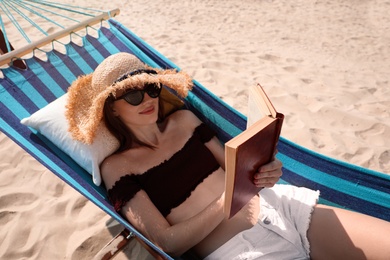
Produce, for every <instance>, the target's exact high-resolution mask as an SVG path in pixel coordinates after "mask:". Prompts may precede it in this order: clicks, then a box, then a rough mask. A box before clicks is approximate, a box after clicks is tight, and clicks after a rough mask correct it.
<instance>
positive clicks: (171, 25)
mask: <svg viewBox="0 0 390 260" xmlns="http://www.w3.org/2000/svg"><path fill="white" fill-rule="evenodd" d="M64 2H65V3H71V4H74V3H73V2H74V1H71V0H67V1H64ZM83 6H88V7H93V8H96V9H104V10H111V9H114V8H120V9H121V14H120V15H119V16H118V17H116V19H117V20H118V21H120V22H121V23H123V24H124V25H125V26H126V27H128V28H130V29H131V30H133V31H134V32H135V33H136V34H137V35H138V36H140V37H141V38H143V39H144V40H145V41H146V42H148V43H149V44H150V45H152V46H153V47H154V48H156V49H157V50H158V51H159V52H161V53H162V54H163V55H165V56H166V57H168V58H169V59H171V60H172V61H173V62H174V63H176V64H177V65H178V66H179V67H181V68H182V69H184V70H185V71H187V72H188V73H189V74H191V75H192V76H193V77H194V78H195V79H196V80H198V81H199V82H200V83H202V84H203V85H204V86H206V87H207V88H208V89H209V90H210V91H212V92H213V93H215V94H216V95H217V96H219V97H221V98H222V99H223V100H224V101H226V102H227V103H228V104H230V105H231V106H233V107H234V108H235V109H237V110H238V111H240V112H242V113H243V114H244V115H246V113H247V111H246V102H247V88H248V86H250V85H252V84H255V83H257V82H258V83H261V84H262V85H263V87H264V88H265V89H266V91H267V93H268V94H269V96H270V98H271V99H272V101H273V103H274V105H275V107H276V108H277V109H278V110H279V111H281V112H283V113H284V114H285V115H286V120H285V125H284V128H283V131H282V136H283V137H285V138H287V139H289V140H291V141H293V142H296V143H298V144H300V145H302V146H304V147H307V148H309V149H312V150H314V151H317V152H320V153H322V154H324V155H327V156H331V157H333V158H336V159H339V160H342V161H346V162H349V163H353V164H356V165H360V166H362V167H367V168H370V169H373V170H376V171H380V172H385V173H390V87H389V81H390V73H389V69H390V36H389V35H390V33H389V32H390V17H389V16H388V14H389V12H390V2H389V1H379V0H376V1H359V2H356V1H342V2H340V1H333V2H332V1H303V0H298V1H294V2H291V1H285V0H281V1H271V0H264V1H244V2H243V1H238V0H226V1H217V0H213V1H212V0H210V1H189V0H184V1H172V0H168V1H167V0H165V1H161V0H155V1H128V2H126V3H125V4H124V2H122V1H118V0H115V1H103V0H98V1H86V2H84V3H83ZM65 23H67V22H66V21H65ZM6 26H10V25H9V24H6ZM49 31H50V32H51V33H52V32H53V31H54V28H52V27H49ZM28 32H29V31H27V33H28ZM8 35H9V38H10V40H11V42H12V43H13V44H14V47H20V46H23V45H24V44H25V41H23V40H22V38H21V36H20V35H19V34H18V31H17V30H16V29H15V28H12V27H11V28H10V30H9V31H8ZM0 155H1V156H0V172H1V174H0V187H1V188H0V227H1V228H0V241H2V242H1V243H0V259H91V258H93V256H94V255H95V254H96V253H97V252H98V251H99V250H100V249H101V248H102V247H103V246H104V245H105V244H106V243H107V242H109V241H110V239H111V238H112V237H113V236H114V235H115V234H116V233H117V232H118V231H119V230H120V226H118V225H117V224H116V222H115V221H113V220H112V219H111V218H109V217H108V216H106V214H105V213H103V212H102V211H101V210H100V209H98V208H97V207H96V206H95V205H94V204H92V203H91V202H90V201H88V200H86V199H85V198H84V197H83V196H82V195H80V194H79V193H78V192H76V191H74V190H73V189H72V188H70V187H69V186H68V185H65V184H64V183H63V182H62V181H61V180H59V179H58V178H57V177H56V176H55V175H54V174H52V173H51V172H50V171H48V170H47V169H46V168H44V167H43V166H42V165H40V164H39V163H38V162H37V161H36V160H35V159H34V158H32V157H31V156H30V155H28V154H27V153H26V152H24V151H23V150H22V149H21V148H19V146H17V145H16V144H15V143H13V142H12V141H11V140H10V139H9V138H7V137H6V136H5V135H4V134H3V133H0Z"/></svg>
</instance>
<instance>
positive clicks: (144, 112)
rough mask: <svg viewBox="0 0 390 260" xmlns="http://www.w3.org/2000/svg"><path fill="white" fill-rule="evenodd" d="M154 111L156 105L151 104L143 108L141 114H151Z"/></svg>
mask: <svg viewBox="0 0 390 260" xmlns="http://www.w3.org/2000/svg"><path fill="white" fill-rule="evenodd" d="M153 112H154V106H150V107H147V108H145V109H144V110H142V111H141V112H140V114H143V115H149V114H153Z"/></svg>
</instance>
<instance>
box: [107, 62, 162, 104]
mask: <svg viewBox="0 0 390 260" xmlns="http://www.w3.org/2000/svg"><path fill="white" fill-rule="evenodd" d="M142 73H148V74H157V72H156V71H154V70H148V69H139V70H135V71H132V72H130V73H128V74H125V75H123V76H122V77H120V78H119V79H117V80H116V81H115V82H114V84H115V83H118V82H121V81H123V80H125V79H127V78H128V77H131V76H133V75H138V74H142ZM145 92H146V93H147V94H148V95H149V97H151V98H157V97H158V96H160V93H161V84H158V83H147V84H145V85H144V88H143V89H131V90H129V91H127V92H126V93H125V94H123V95H122V96H120V97H118V98H117V99H116V100H119V99H124V100H125V101H126V102H127V103H129V104H130V105H133V106H138V105H139V104H141V103H142V101H143V100H144V95H145Z"/></svg>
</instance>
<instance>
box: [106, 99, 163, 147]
mask: <svg viewBox="0 0 390 260" xmlns="http://www.w3.org/2000/svg"><path fill="white" fill-rule="evenodd" d="M114 100H115V99H114V97H113V96H112V95H110V96H109V97H108V98H107V99H106V102H105V103H104V106H103V119H104V122H105V124H106V126H107V129H108V130H109V131H110V132H111V134H112V135H114V136H115V137H116V139H118V141H119V148H118V150H116V152H115V153H120V152H123V151H126V150H128V149H130V148H132V147H133V145H134V144H138V145H141V146H146V147H148V148H151V149H154V148H155V147H154V146H153V145H150V144H146V143H144V142H142V141H140V140H139V139H138V138H137V137H136V136H135V135H134V133H133V132H132V131H131V130H130V129H129V128H128V127H127V126H126V125H125V124H124V123H123V122H122V120H120V119H119V117H117V116H115V115H114V113H113V110H112V104H113V102H114ZM158 105H159V110H158V119H157V122H161V121H163V120H164V116H163V113H162V102H161V99H160V98H159V101H158Z"/></svg>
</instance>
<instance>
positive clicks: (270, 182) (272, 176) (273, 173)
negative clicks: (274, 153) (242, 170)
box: [253, 158, 283, 188]
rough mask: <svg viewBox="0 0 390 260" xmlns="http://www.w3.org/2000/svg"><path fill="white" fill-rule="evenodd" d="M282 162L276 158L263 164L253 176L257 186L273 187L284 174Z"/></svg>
mask: <svg viewBox="0 0 390 260" xmlns="http://www.w3.org/2000/svg"><path fill="white" fill-rule="evenodd" d="M282 166H283V164H282V162H281V161H279V160H278V159H276V158H275V159H274V160H273V161H271V162H270V163H267V164H265V165H263V166H261V167H260V168H259V169H258V171H257V172H256V173H255V174H254V176H253V183H254V184H255V185H256V187H264V188H271V187H273V186H274V185H275V183H277V182H278V180H279V178H280V177H281V176H282Z"/></svg>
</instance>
